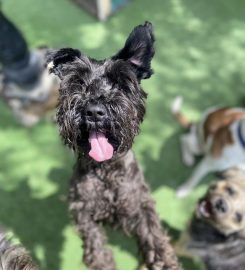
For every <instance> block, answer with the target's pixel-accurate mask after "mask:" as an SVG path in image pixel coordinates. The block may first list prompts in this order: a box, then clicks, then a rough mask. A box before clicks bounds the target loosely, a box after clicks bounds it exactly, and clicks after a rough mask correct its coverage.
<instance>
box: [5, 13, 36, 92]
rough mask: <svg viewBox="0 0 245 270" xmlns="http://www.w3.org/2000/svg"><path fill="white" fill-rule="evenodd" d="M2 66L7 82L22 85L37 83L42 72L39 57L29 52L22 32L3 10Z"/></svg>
mask: <svg viewBox="0 0 245 270" xmlns="http://www.w3.org/2000/svg"><path fill="white" fill-rule="evenodd" d="M0 64H1V65H2V69H3V73H4V77H5V80H7V81H12V82H15V83H17V84H20V85H25V84H27V85H29V84H32V83H35V82H36V81H37V79H38V77H39V74H40V71H41V67H40V64H39V59H38V57H37V56H36V55H35V54H33V53H32V54H31V53H30V52H29V50H28V47H27V43H26V41H25V39H24V37H23V36H22V34H21V32H20V31H19V30H18V29H17V28H16V27H15V26H14V24H13V23H12V22H10V20H9V19H8V18H6V16H5V15H4V14H3V13H2V12H1V10H0ZM27 89H28V88H27Z"/></svg>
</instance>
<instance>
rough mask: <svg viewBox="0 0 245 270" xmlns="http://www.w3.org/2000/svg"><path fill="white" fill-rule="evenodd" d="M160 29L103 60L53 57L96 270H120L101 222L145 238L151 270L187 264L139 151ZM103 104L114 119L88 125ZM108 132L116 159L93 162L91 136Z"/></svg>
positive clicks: (74, 190) (139, 35) (78, 215)
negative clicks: (92, 110)
mask: <svg viewBox="0 0 245 270" xmlns="http://www.w3.org/2000/svg"><path fill="white" fill-rule="evenodd" d="M153 43H154V36H153V29H152V25H151V24H150V23H149V22H146V23H145V24H144V25H139V26H137V27H136V28H135V29H134V30H133V31H132V33H131V34H130V36H129V37H128V39H127V41H126V43H125V46H124V48H123V49H122V50H120V51H119V52H118V53H117V54H116V55H115V56H113V57H111V58H109V59H105V60H101V61H97V60H95V59H91V58H89V57H87V56H85V55H83V54H81V53H80V52H79V51H78V50H73V49H69V48H67V49H61V50H59V51H56V52H54V53H53V54H51V55H50V57H49V59H48V61H49V62H50V63H49V65H48V67H49V68H50V70H51V72H53V73H55V74H56V75H58V76H59V77H60V78H61V87H60V100H59V105H58V111H57V122H58V126H59V130H60V134H61V137H62V138H63V140H64V143H65V144H66V145H68V146H69V147H70V148H72V149H73V150H74V151H75V152H76V153H77V154H78V159H77V164H76V167H75V171H74V174H73V177H72V181H71V188H70V209H71V210H72V213H73V216H74V219H75V222H76V225H77V228H78V230H79V232H80V234H81V237H82V239H83V244H84V262H85V263H86V265H87V266H88V267H89V269H93V270H114V269H116V267H115V263H114V260H113V257H112V252H111V250H110V249H108V248H107V246H106V242H107V241H106V236H105V233H104V230H103V228H102V226H101V224H102V223H103V224H105V223H107V224H111V225H115V226H117V227H121V228H122V229H123V230H124V231H125V232H126V233H127V234H131V235H133V236H135V237H136V238H137V241H138V244H139V249H140V251H141V252H142V255H143V261H144V263H145V264H146V266H147V267H148V269H149V270H153V269H154V270H162V269H169V270H177V269H180V266H179V264H178V262H177V258H176V256H175V253H174V251H173V249H172V247H171V246H170V244H169V238H168V236H167V234H166V233H165V232H164V231H163V230H162V228H161V224H160V220H159V217H158V215H157V214H156V212H155V206H154V201H153V199H152V198H151V196H150V191H149V188H148V186H147V185H146V184H145V182H144V177H143V174H142V172H141V170H140V169H139V167H138V164H137V162H136V160H135V158H134V155H133V152H132V150H131V147H132V143H133V140H134V137H135V136H136V135H137V134H138V132H139V126H140V123H141V122H142V121H143V118H144V114H145V99H146V96H147V95H146V93H145V92H144V91H143V89H142V88H141V86H140V81H141V79H146V78H149V77H150V76H151V75H152V70H151V68H150V66H151V59H152V57H153V55H154V47H153ZM91 103H93V104H103V106H104V108H105V109H106V118H103V121H99V122H93V121H92V122H91V121H87V119H86V110H87V107H88V105H89V104H91ZM94 130H95V131H96V132H101V133H103V134H104V135H105V136H106V138H107V139H108V141H109V143H110V144H111V145H112V146H113V149H114V153H113V157H112V158H111V159H110V160H107V161H104V162H102V163H98V162H95V161H94V160H92V159H91V158H90V157H89V156H88V152H89V150H90V145H89V133H90V132H91V131H94Z"/></svg>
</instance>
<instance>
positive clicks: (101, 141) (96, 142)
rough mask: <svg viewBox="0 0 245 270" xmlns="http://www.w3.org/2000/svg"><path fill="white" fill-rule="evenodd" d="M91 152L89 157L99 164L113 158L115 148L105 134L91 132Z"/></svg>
mask: <svg viewBox="0 0 245 270" xmlns="http://www.w3.org/2000/svg"><path fill="white" fill-rule="evenodd" d="M89 142H90V146H91V150H90V152H89V156H90V157H91V158H93V159H94V160H96V161H98V162H102V161H105V160H108V159H111V158H112V155H113V150H114V149H113V146H112V145H111V144H109V143H108V140H107V138H106V137H105V135H104V134H103V133H100V132H91V133H90V135H89Z"/></svg>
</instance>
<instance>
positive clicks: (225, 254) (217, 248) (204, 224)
mask: <svg viewBox="0 0 245 270" xmlns="http://www.w3.org/2000/svg"><path fill="white" fill-rule="evenodd" d="M176 250H177V253H178V254H179V255H182V256H183V255H184V256H188V257H189V256H193V255H194V256H198V257H199V258H201V259H202V261H203V262H204V264H205V266H206V269H208V270H231V269H236V270H244V269H245V256H244V254H245V174H244V173H242V172H239V171H230V172H228V174H227V175H226V179H225V180H222V181H216V182H215V183H214V184H212V185H211V186H210V187H209V189H208V191H207V193H206V195H205V196H204V197H203V198H202V199H201V200H200V201H199V202H198V204H197V207H196V212H195V214H194V217H193V218H192V220H191V223H190V226H189V228H188V231H187V232H185V233H184V234H182V237H181V240H180V241H179V242H178V243H177V245H176Z"/></svg>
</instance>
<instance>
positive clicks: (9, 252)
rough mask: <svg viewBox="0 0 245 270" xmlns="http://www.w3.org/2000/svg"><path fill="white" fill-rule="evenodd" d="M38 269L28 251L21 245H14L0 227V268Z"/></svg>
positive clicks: (3, 269)
mask: <svg viewBox="0 0 245 270" xmlns="http://www.w3.org/2000/svg"><path fill="white" fill-rule="evenodd" d="M13 269H15V270H38V268H37V266H36V265H35V263H34V262H33V261H32V258H31V256H30V255H29V253H28V252H27V251H26V250H25V248H23V247H22V246H21V245H14V244H12V243H11V240H9V239H8V237H7V236H6V233H5V230H4V229H3V228H2V227H0V270H13Z"/></svg>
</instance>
